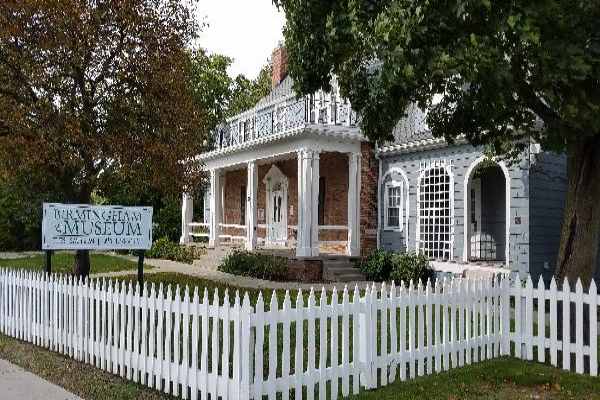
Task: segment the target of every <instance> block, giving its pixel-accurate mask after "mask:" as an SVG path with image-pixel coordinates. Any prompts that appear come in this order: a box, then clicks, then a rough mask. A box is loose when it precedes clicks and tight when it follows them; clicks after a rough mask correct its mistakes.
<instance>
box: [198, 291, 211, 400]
mask: <svg viewBox="0 0 600 400" xmlns="http://www.w3.org/2000/svg"><path fill="white" fill-rule="evenodd" d="M209 307H210V305H209V300H208V289H207V288H204V294H203V295H202V306H201V310H200V315H201V317H202V324H201V326H202V331H201V334H202V346H201V347H202V351H201V358H200V379H199V381H200V382H199V385H200V392H201V397H202V399H204V398H206V397H207V396H208V374H209V365H208V352H209V350H208V335H209V331H208V328H209V319H210V318H209V314H208V310H209Z"/></svg>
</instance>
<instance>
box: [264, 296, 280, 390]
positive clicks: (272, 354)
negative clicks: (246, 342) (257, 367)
mask: <svg viewBox="0 0 600 400" xmlns="http://www.w3.org/2000/svg"><path fill="white" fill-rule="evenodd" d="M278 313H279V303H278V301H277V293H276V291H275V290H273V292H272V295H271V303H270V304H269V313H268V314H267V320H268V327H269V328H268V329H269V343H268V349H269V375H268V380H269V383H268V384H267V391H268V393H267V395H268V396H269V400H275V395H276V391H275V380H276V379H277V363H278V354H277V314H278Z"/></svg>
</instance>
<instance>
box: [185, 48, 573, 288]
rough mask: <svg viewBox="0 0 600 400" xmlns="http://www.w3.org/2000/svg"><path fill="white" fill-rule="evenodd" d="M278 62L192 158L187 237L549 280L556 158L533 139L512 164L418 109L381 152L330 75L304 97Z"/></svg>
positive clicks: (562, 180)
mask: <svg viewBox="0 0 600 400" xmlns="http://www.w3.org/2000/svg"><path fill="white" fill-rule="evenodd" d="M272 62H273V76H272V83H273V89H272V91H271V93H270V94H269V95H268V96H266V97H265V98H263V99H261V100H260V101H259V102H258V104H256V106H255V107H253V108H252V109H250V110H248V111H246V112H243V113H241V114H239V115H237V116H235V117H233V118H231V119H229V120H228V121H227V123H226V124H225V125H224V126H222V127H221V128H219V129H218V130H217V131H216V132H215V136H214V150H212V151H210V152H208V153H205V154H202V155H201V156H200V157H201V159H202V161H203V162H204V164H205V168H206V169H207V171H209V172H210V189H209V190H208V191H207V195H206V196H205V197H204V203H205V204H204V213H203V214H204V220H203V221H202V222H194V221H193V211H192V210H193V204H192V199H191V197H189V196H187V195H184V197H183V205H182V216H183V218H182V221H183V222H182V238H181V242H182V243H188V242H189V241H190V240H192V239H193V238H194V237H195V236H208V240H209V246H219V245H220V244H221V243H223V242H238V243H240V244H243V246H244V247H245V248H246V249H248V250H256V249H272V250H276V249H279V250H281V249H285V250H286V251H287V252H288V254H290V255H291V256H293V257H295V258H296V259H301V260H310V259H315V258H318V257H323V256H326V255H332V254H334V255H338V256H346V257H356V256H360V255H365V254H367V253H368V252H370V251H371V250H372V249H374V248H377V247H379V248H384V249H389V250H395V251H407V250H408V251H416V252H419V253H424V254H426V255H427V256H428V257H429V258H430V259H431V260H432V264H433V266H434V268H435V269H437V270H439V271H447V272H452V273H462V272H463V271H464V270H465V269H484V270H492V271H495V272H506V271H513V272H519V273H531V274H532V275H534V277H536V279H537V276H538V275H540V274H542V275H544V276H545V277H549V276H550V275H551V273H552V271H553V268H554V265H555V263H556V257H557V249H558V243H559V240H560V225H561V220H562V211H563V207H564V198H565V192H566V185H567V183H566V158H565V157H564V156H563V155H557V154H554V153H550V152H545V151H542V150H541V149H540V147H539V146H538V145H536V144H531V145H530V146H529V149H528V151H527V152H525V153H524V154H523V156H522V158H521V159H520V160H519V161H518V162H516V163H512V164H507V163H504V162H502V161H498V162H496V161H493V160H490V159H489V158H487V157H486V156H484V149H483V148H481V147H473V146H471V145H470V144H468V143H466V142H461V141H460V140H459V141H457V142H456V143H455V144H453V145H448V144H447V143H446V142H445V141H444V140H443V139H436V138H433V137H432V135H431V132H430V130H429V129H428V127H427V126H426V124H425V114H424V113H423V112H422V111H421V110H419V109H418V108H417V107H411V108H410V109H409V110H408V113H407V117H406V118H405V119H403V120H401V121H400V122H399V123H398V124H397V126H396V129H395V131H394V141H392V142H391V143H386V144H384V145H381V146H379V147H377V148H375V147H374V146H372V145H371V144H370V143H369V142H368V141H367V140H366V138H365V137H364V136H363V134H362V133H361V131H360V129H359V127H358V126H357V121H356V114H355V112H354V111H353V110H352V108H351V107H350V104H349V103H348V101H347V100H345V99H343V98H341V97H340V95H339V90H338V89H337V87H336V82H335V81H334V82H332V88H333V90H332V92H331V93H322V92H318V93H315V94H314V95H311V96H304V97H300V98H298V97H296V94H295V93H294V92H293V90H292V80H291V78H290V77H289V76H287V68H286V67H287V57H286V54H285V50H284V49H281V48H278V49H276V50H275V51H274V53H273V57H272ZM209 193H210V194H212V195H209ZM198 229H203V230H204V231H203V232H199V231H198Z"/></svg>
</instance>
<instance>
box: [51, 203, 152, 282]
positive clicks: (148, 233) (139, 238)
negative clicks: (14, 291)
mask: <svg viewBox="0 0 600 400" xmlns="http://www.w3.org/2000/svg"><path fill="white" fill-rule="evenodd" d="M43 211H44V218H43V222H42V249H43V250H46V272H48V273H50V272H51V270H52V251H53V250H138V257H139V258H138V281H139V282H140V285H141V283H142V279H143V272H144V250H148V249H150V247H151V246H152V211H153V210H152V207H123V206H92V205H89V204H59V203H44V210H43Z"/></svg>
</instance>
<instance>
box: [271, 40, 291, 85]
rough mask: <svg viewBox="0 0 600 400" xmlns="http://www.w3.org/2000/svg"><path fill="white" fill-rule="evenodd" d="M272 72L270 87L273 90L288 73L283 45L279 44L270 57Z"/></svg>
mask: <svg viewBox="0 0 600 400" xmlns="http://www.w3.org/2000/svg"><path fill="white" fill-rule="evenodd" d="M271 62H272V64H273V71H272V72H271V86H272V87H273V88H274V87H275V86H277V85H279V84H280V83H281V81H283V80H284V79H285V77H286V76H287V73H288V69H287V67H288V57H287V51H286V50H285V47H283V44H279V45H278V46H277V47H276V48H275V50H273V54H272V55H271Z"/></svg>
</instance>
